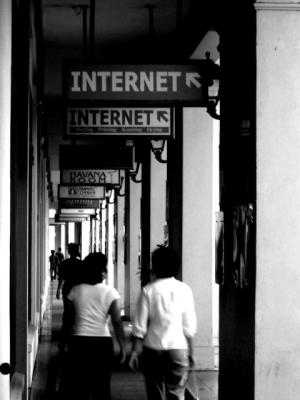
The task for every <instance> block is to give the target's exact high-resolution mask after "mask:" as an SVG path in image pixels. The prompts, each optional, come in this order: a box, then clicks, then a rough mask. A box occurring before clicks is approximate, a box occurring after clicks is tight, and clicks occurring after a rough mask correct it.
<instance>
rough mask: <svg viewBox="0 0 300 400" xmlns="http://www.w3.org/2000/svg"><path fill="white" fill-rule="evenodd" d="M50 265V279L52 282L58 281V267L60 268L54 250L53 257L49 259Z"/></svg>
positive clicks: (52, 251)
mask: <svg viewBox="0 0 300 400" xmlns="http://www.w3.org/2000/svg"><path fill="white" fill-rule="evenodd" d="M49 263H50V278H51V281H53V280H54V279H56V276H57V266H58V257H57V255H56V254H55V251H54V250H51V255H50V257H49Z"/></svg>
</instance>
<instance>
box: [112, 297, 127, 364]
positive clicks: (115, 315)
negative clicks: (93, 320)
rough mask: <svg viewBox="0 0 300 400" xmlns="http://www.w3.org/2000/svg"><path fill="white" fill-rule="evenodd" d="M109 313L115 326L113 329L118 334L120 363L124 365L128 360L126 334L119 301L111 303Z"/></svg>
mask: <svg viewBox="0 0 300 400" xmlns="http://www.w3.org/2000/svg"><path fill="white" fill-rule="evenodd" d="M108 313H109V314H110V316H111V322H112V325H113V328H114V331H115V334H116V338H117V341H118V343H119V346H120V354H121V360H120V362H121V363H123V362H125V359H126V350H125V334H124V328H123V323H122V320H121V314H120V307H119V302H118V300H114V301H113V302H112V303H111V306H110V308H109V311H108Z"/></svg>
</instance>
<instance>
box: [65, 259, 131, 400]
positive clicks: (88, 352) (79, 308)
mask: <svg viewBox="0 0 300 400" xmlns="http://www.w3.org/2000/svg"><path fill="white" fill-rule="evenodd" d="M106 264H107V259H106V256H105V255H104V254H102V253H91V254H89V255H88V256H87V257H86V258H85V259H84V261H83V266H82V271H83V276H82V282H83V283H81V284H79V285H76V286H74V287H73V288H72V289H71V291H70V292H69V294H68V295H67V298H68V300H69V307H68V316H69V318H68V319H67V326H66V327H65V329H68V328H69V329H71V331H70V333H71V336H70V339H69V343H68V357H67V362H68V364H67V365H68V368H67V391H68V396H69V397H67V398H68V399H69V398H70V399H72V400H75V399H78V400H94V399H97V400H98V399H103V400H109V399H110V380H111V373H112V365H113V341H112V337H111V334H110V331H109V326H108V323H109V318H110V319H111V322H112V325H113V327H114V331H115V334H116V338H117V340H118V343H119V346H120V352H121V362H124V361H125V358H126V353H125V339H124V331H123V326H122V321H121V317H120V308H119V298H120V296H119V293H118V292H117V291H116V290H115V289H114V288H111V287H109V286H107V285H105V284H104V283H103V280H104V279H105V277H106V273H107V269H106Z"/></svg>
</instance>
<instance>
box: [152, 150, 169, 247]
mask: <svg viewBox="0 0 300 400" xmlns="http://www.w3.org/2000/svg"><path fill="white" fill-rule="evenodd" d="M163 157H166V156H165V155H164V156H163ZM163 159H165V158H163ZM166 165H167V164H161V163H159V162H158V161H157V160H156V159H155V157H154V155H153V154H152V153H151V189H150V196H151V198H150V202H151V205H150V206H151V211H150V218H151V223H150V229H151V232H150V251H151V252H152V251H153V250H154V249H155V248H156V246H157V245H158V244H163V243H164V228H165V222H166V180H167V167H166Z"/></svg>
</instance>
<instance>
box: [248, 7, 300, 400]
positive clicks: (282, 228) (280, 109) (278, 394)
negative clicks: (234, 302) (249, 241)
mask: <svg viewBox="0 0 300 400" xmlns="http://www.w3.org/2000/svg"><path fill="white" fill-rule="evenodd" d="M256 9H257V267H256V271H257V273H256V316H255V332H256V337H255V343H256V348H255V399H256V400H265V399H273V400H277V399H278V400H279V399H284V400H294V399H295V398H297V397H299V393H300V344H299V343H300V341H299V332H300V229H299V226H300V225H299V221H300V206H299V205H300V73H299V66H300V29H299V28H300V5H299V3H296V2H289V1H281V2H280V3H279V2H277V3H274V2H269V1H264V2H261V1H259V2H257V3H256Z"/></svg>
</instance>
